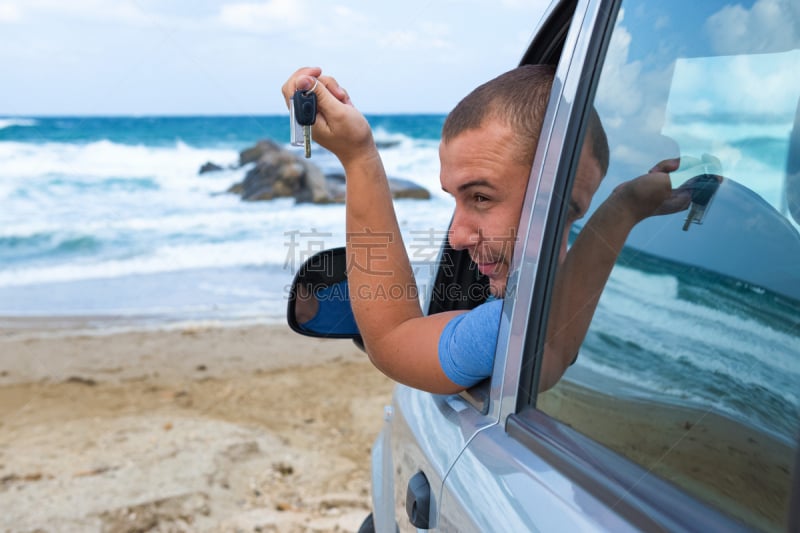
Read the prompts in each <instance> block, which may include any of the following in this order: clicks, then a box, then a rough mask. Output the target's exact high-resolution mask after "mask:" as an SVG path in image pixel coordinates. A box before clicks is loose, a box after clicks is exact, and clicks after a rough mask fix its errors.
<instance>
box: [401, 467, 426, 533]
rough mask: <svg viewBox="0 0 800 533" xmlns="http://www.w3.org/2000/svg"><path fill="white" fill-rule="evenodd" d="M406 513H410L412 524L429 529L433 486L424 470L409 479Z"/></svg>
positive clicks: (409, 517)
mask: <svg viewBox="0 0 800 533" xmlns="http://www.w3.org/2000/svg"><path fill="white" fill-rule="evenodd" d="M406 513H408V519H409V520H410V521H411V525H412V526H414V527H417V528H419V529H428V525H429V524H430V514H431V486H430V483H428V478H426V477H425V474H423V473H422V471H420V472H417V473H416V474H414V476H413V477H412V478H411V479H410V480H409V481H408V490H407V491H406Z"/></svg>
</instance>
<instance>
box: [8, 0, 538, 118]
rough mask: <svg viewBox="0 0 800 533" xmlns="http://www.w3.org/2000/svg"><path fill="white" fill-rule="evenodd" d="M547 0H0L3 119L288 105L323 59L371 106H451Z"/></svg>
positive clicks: (261, 109)
mask: <svg viewBox="0 0 800 533" xmlns="http://www.w3.org/2000/svg"><path fill="white" fill-rule="evenodd" d="M548 3H549V1H548V0H527V1H526V0H428V1H426V0H404V1H403V2H386V1H376V0H371V1H370V0H341V1H339V2H337V1H335V0H334V1H330V0H267V1H255V0H253V1H247V0H244V1H237V0H216V1H214V0H169V1H163V0H112V1H108V0H68V1H64V0H0V36H2V37H1V38H0V72H2V73H3V74H2V79H1V81H0V116H48V115H134V116H139V115H197V114H203V115H213V114H222V115H225V114H277V113H285V110H286V108H285V104H284V102H283V99H282V97H281V94H280V87H281V85H282V84H283V83H284V82H285V81H286V79H287V78H288V77H289V75H290V74H291V73H292V72H294V71H295V70H296V69H297V68H299V67H302V66H319V67H322V69H323V71H324V72H325V73H326V74H330V75H333V76H334V77H336V79H337V80H338V81H339V82H340V84H341V85H342V86H343V87H345V88H346V89H347V90H348V92H349V93H350V95H351V97H352V98H353V101H354V103H355V104H356V105H357V107H359V109H360V110H361V111H363V112H365V113H446V112H448V111H449V110H450V109H451V108H452V107H453V106H454V105H455V104H456V103H457V102H458V100H459V99H460V98H461V97H463V96H464V95H465V94H467V93H468V92H469V91H470V90H471V89H473V88H474V87H476V86H477V85H479V84H480V83H482V82H484V81H486V80H488V79H490V78H492V77H494V76H496V75H498V74H500V73H502V72H504V71H506V70H508V69H510V68H513V67H514V66H516V65H517V64H518V62H519V60H520V58H521V57H522V54H523V52H524V51H525V49H526V47H527V44H528V42H529V41H530V38H531V37H532V35H533V33H534V30H535V28H536V26H537V24H538V23H539V21H540V19H541V16H542V14H543V13H544V11H545V9H546V6H547V5H548Z"/></svg>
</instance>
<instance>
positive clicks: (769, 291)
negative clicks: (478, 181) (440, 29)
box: [436, 0, 800, 531]
mask: <svg viewBox="0 0 800 533" xmlns="http://www.w3.org/2000/svg"><path fill="white" fill-rule="evenodd" d="M781 8H783V9H781ZM798 21H800V7H798V5H797V3H790V2H783V3H781V2H766V1H764V0H755V1H747V2H740V3H735V4H734V3H732V2H727V1H723V0H720V1H713V2H702V3H700V2H686V1H678V2H669V3H667V2H653V1H647V0H615V1H604V0H585V1H580V2H578V3H577V6H576V7H575V15H574V18H573V23H572V25H571V27H570V29H569V33H568V34H567V36H566V40H565V43H564V45H563V53H562V55H561V59H560V61H559V63H558V70H557V76H556V77H557V79H556V83H555V84H554V90H553V95H552V96H551V102H550V108H549V110H548V113H547V116H546V119H545V125H544V129H543V134H542V138H541V140H540V145H539V148H538V151H537V155H536V158H535V161H534V166H533V173H534V175H533V176H532V179H531V185H529V190H528V192H527V195H526V199H525V208H524V210H523V219H522V225H521V232H522V231H523V228H524V229H526V231H525V234H524V246H522V247H518V249H517V250H516V252H515V260H514V263H515V265H514V271H513V272H512V275H511V277H510V279H509V285H508V287H509V292H510V293H511V294H514V295H515V296H514V297H513V298H507V300H506V302H505V309H504V322H503V326H502V327H501V331H500V337H499V342H498V354H497V359H496V363H495V374H494V375H493V377H492V384H491V388H490V391H489V393H488V403H489V408H488V412H489V413H490V414H492V415H495V414H496V416H497V419H498V421H499V423H497V424H486V425H485V426H483V427H482V428H478V431H477V432H476V433H475V434H474V436H473V437H472V438H471V439H470V440H469V442H468V445H467V448H466V449H465V450H464V452H463V453H461V454H460V456H459V458H458V460H457V461H456V463H455V465H453V467H452V468H451V469H450V470H449V472H448V473H447V475H446V478H445V480H444V487H443V490H442V494H441V497H440V501H439V502H438V504H439V515H438V521H437V524H436V525H437V527H438V528H439V529H442V530H454V531H488V530H496V531H501V530H502V531H522V530H549V531H578V530H581V531H583V530H608V531H626V530H691V531H712V530H713V531H735V530H739V529H742V530H745V529H758V530H771V531H786V530H793V529H796V528H797V527H798V507H800V505H798V504H800V495H799V494H798V492H797V485H798V465H797V458H798V435H799V434H800V268H798V265H800V233H798V229H799V228H800V193H799V192H798V191H799V190H800V164H799V163H798V160H800V142H798V138H799V137H800V119H798V116H800V110H799V109H800V106H799V104H798V102H799V101H800V86H798V84H797V83H796V72H797V69H798V67H800V50H799V49H800V42H798V41H799V38H798V37H799V36H798V34H797V31H796V28H797V27H798V26H797V24H798ZM534 44H537V41H536V40H534ZM546 44H547V43H542V42H541V41H540V42H539V43H538V45H539V46H543V45H544V47H545V48H547V46H546ZM540 50H541V48H537V49H534V47H532V48H531V49H530V50H529V52H528V54H527V55H526V57H525V59H524V60H523V61H526V62H536V61H539V60H540V58H539V56H538V54H539V53H540ZM592 106H593V107H594V108H595V109H596V110H597V112H598V114H599V116H600V119H601V121H602V123H603V125H604V127H605V131H606V134H607V137H608V144H609V147H610V164H609V167H608V172H607V174H606V177H605V179H604V180H603V182H602V183H601V185H600V186H599V189H598V190H597V192H596V193H595V194H594V196H593V198H592V203H591V208H590V210H589V212H588V213H587V214H586V216H585V217H584V219H583V220H584V221H586V222H583V221H580V222H577V223H575V224H574V225H573V226H572V228H571V230H570V231H569V235H568V237H562V235H563V234H564V229H565V228H566V227H567V218H568V210H569V208H570V206H569V204H570V198H571V194H572V192H573V190H572V189H573V185H574V183H575V181H576V180H575V175H576V172H577V169H578V166H579V156H580V149H581V147H582V143H583V141H584V135H585V132H586V130H587V127H588V122H589V118H588V117H589V116H590V113H589V110H590V108H591V107H592ZM677 157H679V158H680V161H681V166H680V168H679V169H678V170H675V171H672V172H670V176H669V180H670V182H671V186H672V188H674V189H678V188H680V187H681V186H683V189H681V191H680V192H676V193H675V195H674V196H673V197H671V198H673V199H677V200H680V202H673V203H672V204H670V209H666V208H664V206H665V205H666V204H665V203H660V202H657V203H658V209H653V210H650V208H649V207H647V208H646V206H648V205H649V204H648V201H649V200H650V196H647V195H642V196H641V198H639V200H640V201H639V202H638V203H631V202H629V201H628V202H626V203H620V196H619V195H620V194H628V193H632V192H637V193H639V192H642V190H643V189H642V188H641V185H642V184H645V183H651V181H650V180H651V178H652V176H651V175H649V173H648V171H649V169H651V168H653V167H654V166H656V165H657V164H658V163H659V162H661V161H662V160H665V159H668V158H677ZM667 166H668V167H669V165H668V164H667ZM669 168H670V169H671V168H672V167H669ZM639 176H644V179H643V180H637V179H636V178H638V177H639ZM678 204H681V205H680V206H678ZM683 204H685V205H683ZM676 206H678V207H676ZM634 208H635V209H634ZM639 210H641V211H642V212H644V211H648V213H647V216H643V217H640V216H639V215H640V214H639V213H638V212H637V217H636V219H637V220H638V222H637V223H636V224H635V225H633V227H632V229H630V230H629V231H626V232H625V235H626V237H625V239H624V245H623V246H622V247H621V249H619V250H615V252H614V253H615V260H614V261H613V265H611V268H610V271H609V273H608V279H607V281H606V282H605V283H604V284H602V285H601V286H599V287H597V289H596V290H595V291H592V292H591V293H586V295H585V298H584V299H583V300H582V302H583V304H584V308H591V310H592V311H593V312H592V313H590V323H589V324H588V329H586V331H585V332H584V334H583V335H582V336H581V337H582V342H581V344H580V350H579V352H578V355H577V359H576V361H575V363H574V364H573V365H572V366H570V367H569V369H568V370H567V371H566V373H565V374H564V375H563V377H561V379H560V380H559V381H558V383H556V384H555V385H554V386H552V387H549V388H548V386H549V385H550V384H549V383H544V382H542V381H541V375H540V374H541V371H542V370H541V369H542V366H543V364H542V362H543V357H545V356H546V350H545V339H548V338H550V337H549V335H551V333H552V332H553V331H554V330H553V329H552V328H553V327H554V326H553V325H554V324H556V325H558V326H559V327H560V324H559V323H558V322H557V321H556V318H557V317H555V315H554V316H551V311H552V310H553V309H555V308H556V304H558V303H559V300H558V299H559V298H562V297H563V293H560V292H556V290H555V288H554V287H555V284H556V281H557V280H558V282H559V283H560V284H563V286H566V287H567V288H568V289H569V288H571V287H573V286H574V287H576V288H581V287H582V284H581V283H579V281H581V280H579V279H578V278H577V277H571V278H570V277H568V276H567V274H565V272H568V271H567V270H566V269H565V270H564V271H563V272H561V271H560V270H559V269H560V268H561V265H559V260H558V250H559V247H560V245H561V240H562V239H563V238H566V239H568V240H569V243H570V252H569V253H570V254H572V253H573V252H574V251H575V250H578V249H581V250H583V249H585V248H583V246H582V245H583V244H584V243H586V242H591V241H590V239H594V241H595V242H599V243H600V244H601V245H602V244H603V243H606V244H608V245H609V247H610V246H611V244H612V239H611V238H610V237H609V236H610V235H612V233H613V234H616V233H618V232H617V230H618V229H619V227H620V225H621V224H623V222H624V221H626V220H628V218H627V217H628V216H629V215H630V214H631V212H632V211H639ZM608 213H611V214H612V215H613V216H603V215H607V214H608ZM595 215H597V217H596V218H595ZM602 221H605V222H604V223H605V224H606V226H603V225H602V224H601V222H602ZM616 221H619V222H618V224H619V225H618V224H617V222H616ZM612 230H613V232H612ZM604 239H607V240H605V241H604ZM578 243H580V245H579V244H578ZM598 249H603V246H599V247H598ZM595 259H596V260H595ZM595 259H592V258H591V257H590V260H589V261H586V262H585V265H586V266H587V267H588V268H596V267H597V265H599V264H600V263H601V262H600V260H599V259H597V258H595ZM569 272H571V271H569ZM559 275H561V277H559ZM576 290H577V289H576ZM595 306H596V307H595ZM576 315H577V314H576ZM501 352H502V353H501Z"/></svg>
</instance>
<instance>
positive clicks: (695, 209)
mask: <svg viewBox="0 0 800 533" xmlns="http://www.w3.org/2000/svg"><path fill="white" fill-rule="evenodd" d="M694 179H695V180H696V181H695V182H694V183H693V184H692V204H691V206H690V207H689V214H688V215H687V216H686V221H685V222H684V223H683V231H689V225H690V224H693V223H694V224H702V223H703V218H704V217H705V216H706V212H707V211H708V206H709V204H710V203H711V199H712V198H714V194H715V193H716V192H717V189H718V188H719V184H720V181H721V180H720V178H719V177H718V176H715V175H714V174H700V175H699V176H696V177H695V178H694Z"/></svg>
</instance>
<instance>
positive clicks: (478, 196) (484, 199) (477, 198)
mask: <svg viewBox="0 0 800 533" xmlns="http://www.w3.org/2000/svg"><path fill="white" fill-rule="evenodd" d="M474 198H475V202H477V203H482V202H488V201H489V198H487V197H486V196H484V195H482V194H476V195H475V197H474Z"/></svg>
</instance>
